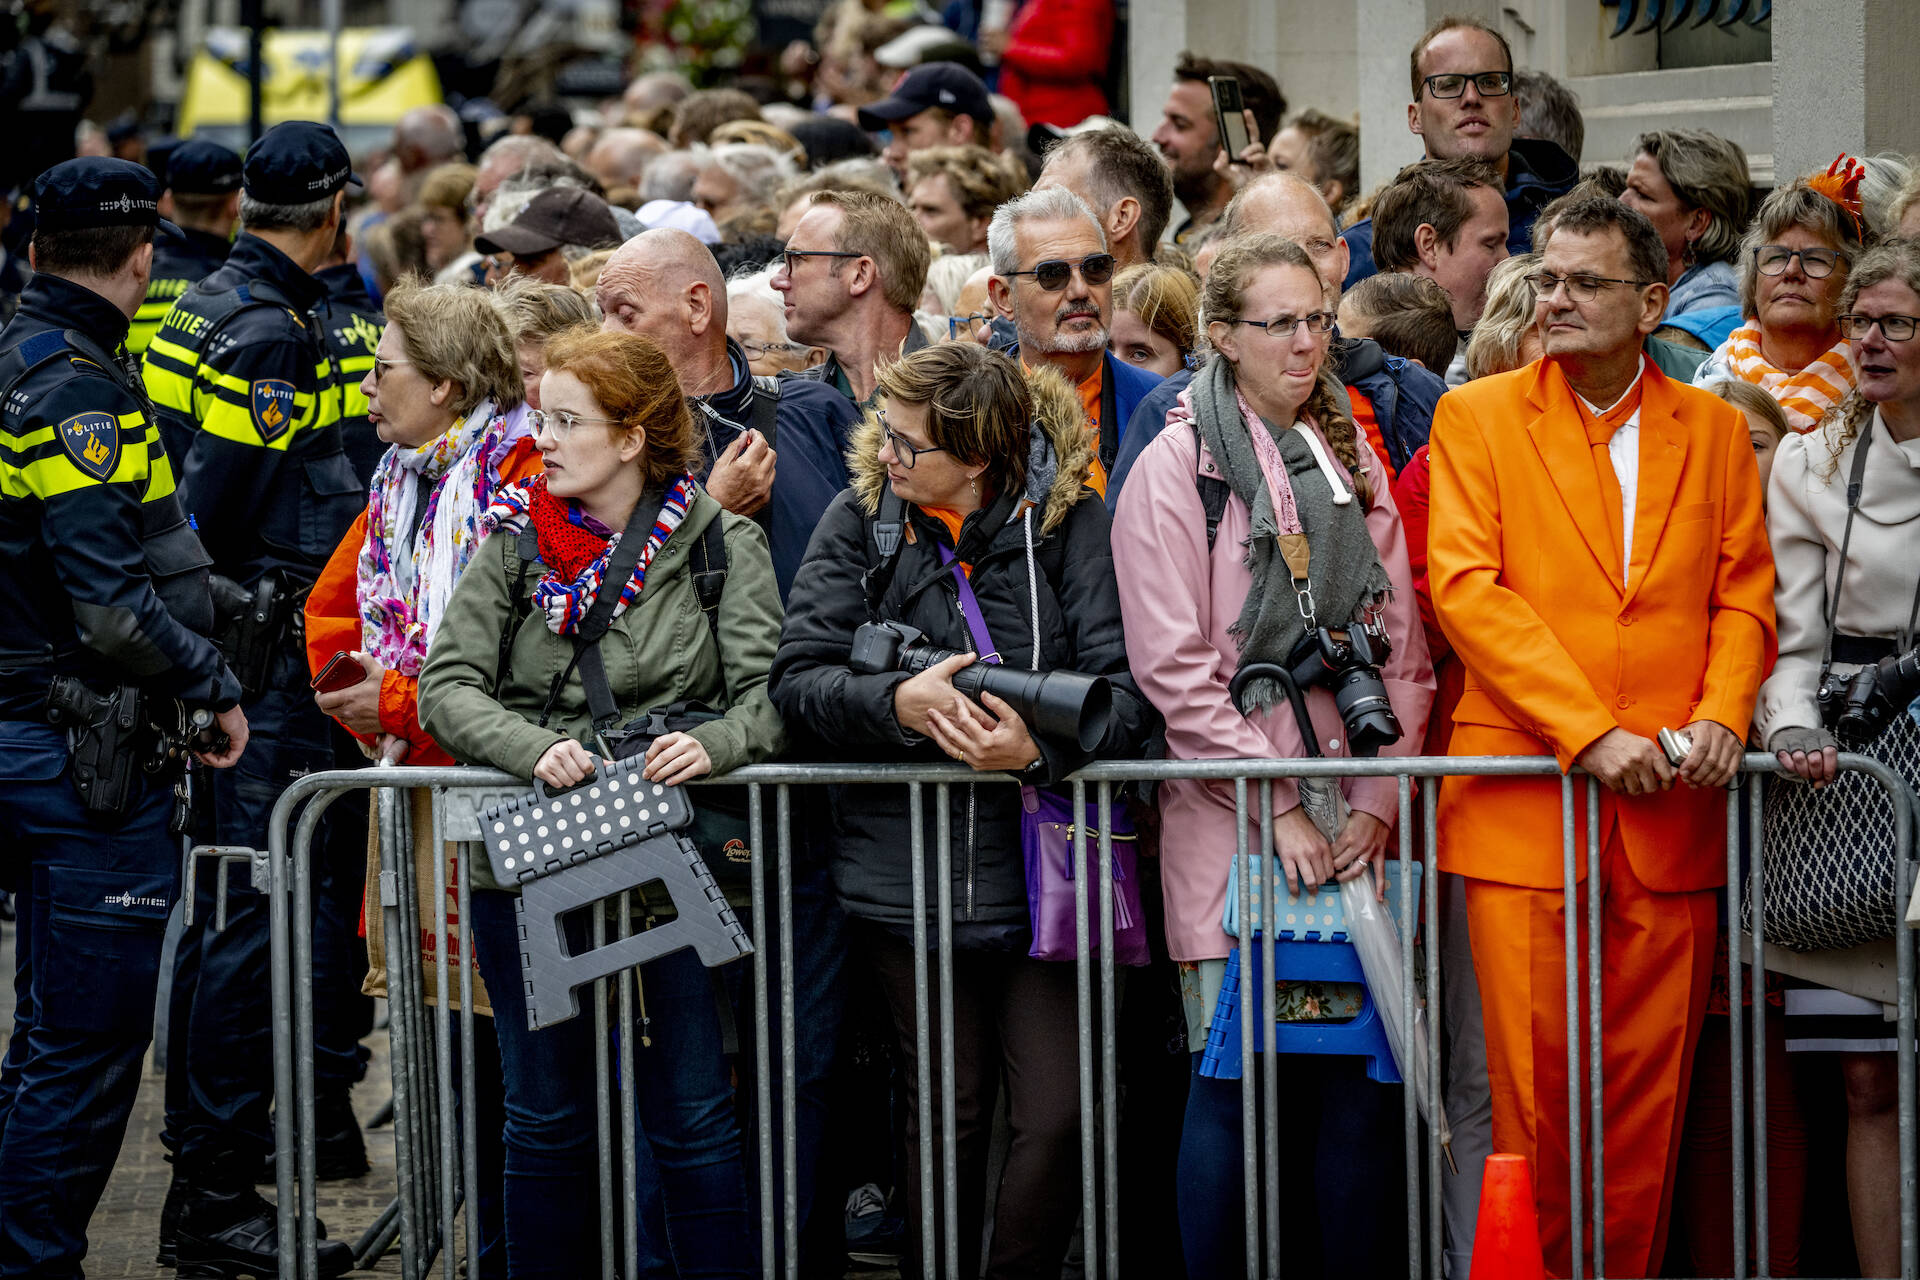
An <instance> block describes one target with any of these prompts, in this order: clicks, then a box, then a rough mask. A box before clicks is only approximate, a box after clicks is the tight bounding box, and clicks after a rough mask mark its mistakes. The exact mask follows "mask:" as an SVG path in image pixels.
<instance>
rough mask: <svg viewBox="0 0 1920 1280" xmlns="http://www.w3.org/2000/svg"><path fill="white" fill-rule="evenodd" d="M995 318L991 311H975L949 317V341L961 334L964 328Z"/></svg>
mask: <svg viewBox="0 0 1920 1280" xmlns="http://www.w3.org/2000/svg"><path fill="white" fill-rule="evenodd" d="M991 319H993V312H991V311H975V312H973V313H972V314H971V315H964V316H948V317H947V341H948V342H952V341H954V340H955V339H957V338H958V337H959V336H960V330H961V329H962V328H966V329H971V328H973V326H974V325H976V324H979V323H980V322H981V321H983V320H991Z"/></svg>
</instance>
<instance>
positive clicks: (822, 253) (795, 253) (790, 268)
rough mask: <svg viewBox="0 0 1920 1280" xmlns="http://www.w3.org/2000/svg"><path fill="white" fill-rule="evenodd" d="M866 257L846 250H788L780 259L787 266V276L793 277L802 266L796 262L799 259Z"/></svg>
mask: <svg viewBox="0 0 1920 1280" xmlns="http://www.w3.org/2000/svg"><path fill="white" fill-rule="evenodd" d="M866 256H867V255H866V254H864V253H849V252H847V251H846V250H845V249H788V250H787V251H786V252H785V253H783V254H781V255H780V258H781V261H782V262H784V263H785V264H786V268H787V274H788V275H792V274H793V273H794V272H795V271H797V270H799V266H800V264H799V263H798V262H796V261H795V259H797V258H864V257H866Z"/></svg>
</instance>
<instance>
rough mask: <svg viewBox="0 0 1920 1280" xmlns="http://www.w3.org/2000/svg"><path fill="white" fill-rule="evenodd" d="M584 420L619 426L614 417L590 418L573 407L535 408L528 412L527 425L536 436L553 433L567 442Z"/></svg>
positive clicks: (554, 436)
mask: <svg viewBox="0 0 1920 1280" xmlns="http://www.w3.org/2000/svg"><path fill="white" fill-rule="evenodd" d="M584 422H593V423H598V424H600V425H602V426H608V427H613V426H618V425H619V423H617V422H616V421H614V419H612V418H589V417H587V416H586V415H585V414H583V413H575V412H574V411H573V410H571V409H553V410H548V409H534V410H532V411H530V412H529V413H528V414H527V425H528V426H530V427H532V428H533V434H534V438H535V439H538V438H539V437H541V436H544V435H552V436H553V438H554V439H555V440H559V441H562V442H565V440H566V439H567V437H568V436H571V435H572V434H573V429H574V428H575V427H577V426H579V425H580V424H582V423H584Z"/></svg>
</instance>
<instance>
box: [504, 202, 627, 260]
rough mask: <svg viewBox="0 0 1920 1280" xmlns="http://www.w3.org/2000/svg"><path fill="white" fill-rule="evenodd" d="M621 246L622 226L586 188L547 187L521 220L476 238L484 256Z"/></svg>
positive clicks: (524, 254) (530, 254)
mask: <svg viewBox="0 0 1920 1280" xmlns="http://www.w3.org/2000/svg"><path fill="white" fill-rule="evenodd" d="M619 243H620V224H619V223H617V222H615V221H614V220H613V212H612V210H610V209H608V208H607V202H606V201H605V200H602V199H601V198H600V197H599V196H597V195H595V194H593V192H591V191H588V190H586V189H585V188H583V187H548V188H547V189H546V190H545V191H542V192H541V193H540V194H539V195H537V196H535V197H534V198H533V199H531V200H529V201H528V202H527V207H526V208H524V209H522V210H521V211H520V216H519V217H517V218H515V219H514V220H513V221H512V222H510V223H508V224H507V225H506V226H504V227H500V228H498V229H497V230H493V231H489V232H487V233H486V234H485V235H483V236H476V237H474V241H473V247H474V248H475V249H477V250H479V251H480V252H481V253H511V254H514V255H516V256H518V257H523V258H524V257H532V256H534V255H535V254H541V253H546V252H547V251H548V250H550V249H558V248H559V247H560V246H561V245H563V244H577V245H582V246H584V247H586V248H589V249H606V248H611V247H612V246H614V245H617V244H619Z"/></svg>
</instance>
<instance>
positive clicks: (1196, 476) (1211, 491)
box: [1193, 425, 1233, 551]
mask: <svg viewBox="0 0 1920 1280" xmlns="http://www.w3.org/2000/svg"><path fill="white" fill-rule="evenodd" d="M1193 444H1194V448H1195V449H1196V450H1197V449H1199V448H1200V447H1201V445H1200V428H1199V426H1198V425H1195V427H1194V428H1193ZM1193 487H1194V488H1195V489H1197V490H1199V491H1200V506H1201V508H1202V509H1203V510H1205V512H1206V514H1207V550H1208V551H1212V550H1213V544H1214V543H1215V542H1216V541H1218V540H1219V537H1220V520H1221V517H1223V516H1225V515H1226V514H1227V503H1228V501H1230V500H1231V499H1232V497H1233V487H1232V486H1231V485H1229V484H1228V483H1227V482H1226V481H1225V480H1222V479H1221V478H1220V477H1219V476H1207V475H1201V474H1200V473H1199V472H1198V471H1196V472H1194V473H1193Z"/></svg>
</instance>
